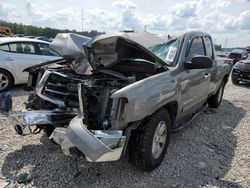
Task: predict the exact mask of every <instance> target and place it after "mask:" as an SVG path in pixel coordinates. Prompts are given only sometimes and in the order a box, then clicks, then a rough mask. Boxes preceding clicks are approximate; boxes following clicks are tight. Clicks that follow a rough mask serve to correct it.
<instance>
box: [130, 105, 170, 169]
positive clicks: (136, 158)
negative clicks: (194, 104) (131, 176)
mask: <svg viewBox="0 0 250 188" xmlns="http://www.w3.org/2000/svg"><path fill="white" fill-rule="evenodd" d="M162 122H165V133H164V132H163V134H162V135H164V136H166V139H165V142H164V144H162V145H161V146H162V148H161V152H158V154H159V153H160V154H159V156H158V157H156V156H155V154H156V153H154V154H153V150H152V149H153V143H157V142H156V141H153V140H155V133H156V130H158V129H157V127H159V125H160V123H162ZM159 130H160V129H159ZM170 131H171V119H170V115H169V113H168V111H167V110H165V109H160V110H158V111H157V112H156V113H154V114H153V115H151V116H150V117H149V118H148V119H146V121H145V122H143V123H142V124H141V125H140V126H139V128H138V129H137V130H135V131H134V132H133V133H132V134H131V138H130V144H129V160H130V161H131V162H132V163H133V164H134V165H135V166H136V167H138V168H139V169H141V170H143V171H152V170H154V169H155V168H156V167H158V166H159V165H160V163H161V162H162V160H163V159H164V156H165V153H166V150H167V147H168V144H169V140H170ZM159 143H160V142H159ZM159 143H158V144H159ZM159 145H160V144H159Z"/></svg>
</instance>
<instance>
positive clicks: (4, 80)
mask: <svg viewBox="0 0 250 188" xmlns="http://www.w3.org/2000/svg"><path fill="white" fill-rule="evenodd" d="M13 84H14V80H13V77H12V75H11V74H10V73H9V72H8V71H6V70H3V69H0V92H3V91H6V90H8V89H9V88H10V87H12V86H13Z"/></svg>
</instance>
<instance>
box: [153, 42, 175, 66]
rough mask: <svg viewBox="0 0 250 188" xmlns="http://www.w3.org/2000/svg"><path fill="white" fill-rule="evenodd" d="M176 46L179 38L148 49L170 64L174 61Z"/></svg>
mask: <svg viewBox="0 0 250 188" xmlns="http://www.w3.org/2000/svg"><path fill="white" fill-rule="evenodd" d="M178 47H179V38H174V39H170V40H168V41H166V42H164V43H160V44H157V45H155V46H153V47H150V48H149V50H150V51H151V52H152V53H154V54H155V55H156V56H158V57H159V58H161V59H162V60H163V61H164V62H165V63H166V64H167V65H170V64H171V63H172V62H173V61H174V58H175V55H176V52H177V49H178Z"/></svg>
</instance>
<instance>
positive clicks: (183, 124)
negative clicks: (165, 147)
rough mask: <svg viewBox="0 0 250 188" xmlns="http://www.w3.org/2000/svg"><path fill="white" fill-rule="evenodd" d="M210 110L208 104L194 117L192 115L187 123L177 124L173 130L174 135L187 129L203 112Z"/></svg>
mask: <svg viewBox="0 0 250 188" xmlns="http://www.w3.org/2000/svg"><path fill="white" fill-rule="evenodd" d="M207 108H208V104H205V105H204V106H203V107H202V108H201V109H200V110H199V111H198V112H196V113H195V114H194V115H192V116H191V117H190V118H189V119H188V120H187V121H186V122H180V123H179V125H178V123H176V124H175V126H174V127H173V128H172V129H171V132H172V133H176V132H179V131H180V130H182V129H183V128H185V127H187V125H188V124H190V123H191V122H192V121H193V120H194V119H195V118H196V117H197V116H198V115H200V114H201V113H202V112H204V111H205V110H206V109H207Z"/></svg>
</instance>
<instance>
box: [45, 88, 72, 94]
mask: <svg viewBox="0 0 250 188" xmlns="http://www.w3.org/2000/svg"><path fill="white" fill-rule="evenodd" d="M45 91H48V92H51V93H55V94H59V95H69V94H68V93H65V92H61V91H55V90H52V89H45Z"/></svg>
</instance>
